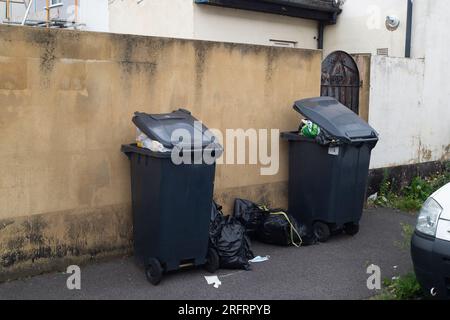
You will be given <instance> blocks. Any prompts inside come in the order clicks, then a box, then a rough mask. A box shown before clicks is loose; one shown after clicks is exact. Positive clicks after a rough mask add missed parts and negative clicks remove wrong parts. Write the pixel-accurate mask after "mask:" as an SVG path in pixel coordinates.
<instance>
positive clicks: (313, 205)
mask: <svg viewBox="0 0 450 320" xmlns="http://www.w3.org/2000/svg"><path fill="white" fill-rule="evenodd" d="M294 109H295V110H296V111H297V112H299V113H300V114H302V115H303V116H304V117H305V118H306V119H307V120H308V121H309V122H308V123H312V124H316V125H317V126H318V127H319V128H320V130H319V131H318V132H317V135H315V137H314V135H312V134H311V135H309V137H308V135H306V134H301V133H302V132H303V130H300V134H299V132H298V131H297V132H285V133H282V135H281V137H282V138H283V139H285V140H287V141H289V213H290V214H291V215H293V216H294V218H296V219H297V220H298V221H302V223H304V224H306V226H307V228H308V229H309V230H311V232H312V233H313V234H314V236H315V237H316V238H317V239H318V240H319V241H322V242H324V241H327V240H328V239H329V237H330V235H331V234H332V233H333V232H337V231H340V230H344V231H345V232H346V233H347V234H349V235H355V234H357V233H358V231H359V221H360V219H361V215H362V211H363V206H364V200H365V199H364V198H365V192H366V184H367V177H368V171H369V162H370V155H371V151H372V149H373V148H374V147H375V146H376V144H377V142H378V134H377V132H376V131H375V130H374V129H373V128H372V127H370V126H369V125H368V124H367V123H366V122H365V121H363V120H362V119H361V118H360V117H359V116H358V115H357V114H355V113H354V112H353V111H351V110H350V109H348V108H347V107H345V106H344V105H342V104H341V103H339V102H338V101H337V100H336V99H334V98H331V97H319V98H312V99H305V100H300V101H297V102H296V103H295V105H294ZM305 130H306V129H305ZM308 130H309V129H308Z"/></svg>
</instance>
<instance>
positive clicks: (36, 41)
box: [0, 26, 321, 280]
mask: <svg viewBox="0 0 450 320" xmlns="http://www.w3.org/2000/svg"><path fill="white" fill-rule="evenodd" d="M0 38H1V39H2V40H3V41H0V106H1V107H0V145H1V146H2V148H0V164H1V165H0V177H1V179H0V280H1V279H3V280H4V279H7V278H11V277H14V276H17V275H24V274H33V273H37V272H41V271H46V270H51V269H53V268H55V267H63V266H65V265H66V264H67V263H72V262H77V263H78V262H80V261H86V260H88V259H92V258H95V257H99V256H104V255H113V254H122V253H124V252H129V249H130V244H131V239H132V233H131V217H132V216H131V209H130V208H131V203H130V202H131V200H130V196H131V195H130V172H129V161H128V159H127V157H126V156H124V155H123V154H121V152H120V146H121V144H124V143H130V142H133V141H134V138H135V129H134V127H133V125H132V123H131V117H132V115H133V113H134V112H135V111H143V112H149V113H160V112H170V111H172V110H174V109H176V108H179V107H184V108H187V109H189V110H191V111H192V112H193V114H194V115H195V116H196V117H198V118H199V119H201V120H203V121H204V123H205V124H206V125H207V126H209V127H210V128H217V129H221V130H224V129H227V128H242V129H248V128H255V129H271V128H276V129H280V130H281V131H283V130H292V129H294V128H296V127H297V126H298V122H299V118H298V116H297V114H296V113H295V112H294V111H293V110H292V103H293V101H295V100H296V99H301V98H306V97H311V96H317V95H318V94H319V92H320V67H321V52H320V51H315V50H302V49H287V48H276V47H267V46H255V45H245V44H240V45H237V44H226V43H218V42H202V41H190V40H189V41H188V40H177V39H167V38H153V37H142V36H125V35H117V34H102V33H90V32H78V31H70V30H55V29H51V30H46V29H37V28H28V27H13V26H0ZM280 154H281V159H280V171H279V173H278V174H277V175H275V176H261V175H260V167H261V166H259V165H240V166H238V165H234V166H233V165H219V166H218V168H217V174H216V189H215V196H216V199H217V200H218V201H219V202H220V203H222V204H224V205H225V208H226V211H227V212H230V211H229V208H230V207H231V204H232V201H233V198H234V196H240V197H246V198H249V199H251V200H254V201H258V202H259V201H261V202H264V203H267V204H269V205H273V206H282V207H285V206H286V204H287V201H286V198H287V192H286V191H287V190H286V189H287V183H286V181H287V176H288V158H287V144H286V143H284V142H281V151H280Z"/></svg>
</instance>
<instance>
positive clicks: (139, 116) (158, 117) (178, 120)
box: [133, 109, 216, 148]
mask: <svg viewBox="0 0 450 320" xmlns="http://www.w3.org/2000/svg"><path fill="white" fill-rule="evenodd" d="M196 121H198V120H197V119H196V118H194V117H193V116H192V115H191V113H190V112H189V111H187V110H184V109H179V110H177V111H174V112H172V113H166V114H147V113H141V112H136V113H135V114H134V117H133V123H134V124H135V125H136V126H137V127H138V128H139V129H140V130H141V131H142V132H143V133H145V134H146V135H147V136H148V137H149V138H150V139H152V140H155V141H158V142H160V143H161V144H162V145H163V146H164V147H166V148H173V147H175V146H178V147H197V146H201V147H202V148H205V147H207V146H208V145H210V144H212V143H214V142H215V141H216V137H215V136H214V135H212V134H211V133H210V132H209V131H207V130H208V128H206V127H205V126H204V125H203V124H202V125H194V123H195V122H196ZM177 129H184V130H187V132H189V134H190V137H191V140H190V141H178V140H177V141H172V133H173V132H174V131H175V130H177Z"/></svg>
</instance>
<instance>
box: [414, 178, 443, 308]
mask: <svg viewBox="0 0 450 320" xmlns="http://www.w3.org/2000/svg"><path fill="white" fill-rule="evenodd" d="M411 256H412V260H413V264H414V270H415V273H416V276H417V280H418V281H419V283H420V285H421V286H422V288H423V289H424V290H425V291H426V292H429V293H430V295H431V296H434V297H437V298H440V299H450V183H449V184H447V185H445V186H444V187H442V188H441V189H439V190H438V191H436V192H435V193H434V194H432V195H431V196H430V197H429V198H428V200H427V201H426V202H425V204H424V205H423V207H422V210H421V211H420V214H419V217H418V219H417V225H416V230H415V232H414V235H413V238H412V241H411Z"/></svg>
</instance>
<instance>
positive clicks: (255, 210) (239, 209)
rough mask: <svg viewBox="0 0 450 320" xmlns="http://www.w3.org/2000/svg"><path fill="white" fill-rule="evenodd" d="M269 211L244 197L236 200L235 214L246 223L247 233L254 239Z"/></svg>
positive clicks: (241, 221)
mask: <svg viewBox="0 0 450 320" xmlns="http://www.w3.org/2000/svg"><path fill="white" fill-rule="evenodd" d="M267 214H268V212H267V211H266V210H264V209H262V208H260V207H259V206H258V205H257V204H256V203H253V202H251V201H248V200H244V199H236V200H235V201H234V213H233V216H234V217H235V218H236V219H237V220H238V221H239V222H240V223H242V224H243V225H244V227H245V230H246V232H247V235H248V236H249V237H250V238H252V239H254V238H255V237H256V233H257V232H258V229H259V227H260V226H261V225H262V223H263V221H264V219H265V215H267Z"/></svg>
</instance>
